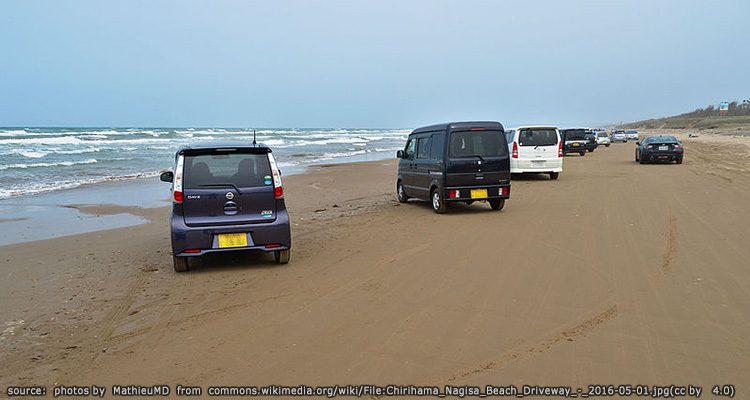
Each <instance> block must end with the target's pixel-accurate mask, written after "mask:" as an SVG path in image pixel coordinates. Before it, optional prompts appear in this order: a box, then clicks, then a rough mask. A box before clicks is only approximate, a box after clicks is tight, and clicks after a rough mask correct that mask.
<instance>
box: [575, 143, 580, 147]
mask: <svg viewBox="0 0 750 400" xmlns="http://www.w3.org/2000/svg"><path fill="white" fill-rule="evenodd" d="M580 145H581V144H580V143H573V147H578V146H580Z"/></svg>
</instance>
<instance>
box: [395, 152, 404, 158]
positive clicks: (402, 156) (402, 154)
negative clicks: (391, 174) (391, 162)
mask: <svg viewBox="0 0 750 400" xmlns="http://www.w3.org/2000/svg"><path fill="white" fill-rule="evenodd" d="M396 158H404V151H403V150H399V151H397V152H396Z"/></svg>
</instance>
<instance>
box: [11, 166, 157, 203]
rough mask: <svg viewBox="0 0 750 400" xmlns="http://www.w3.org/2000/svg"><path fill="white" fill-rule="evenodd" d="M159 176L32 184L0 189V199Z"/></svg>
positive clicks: (152, 174) (132, 176)
mask: <svg viewBox="0 0 750 400" xmlns="http://www.w3.org/2000/svg"><path fill="white" fill-rule="evenodd" d="M156 176H159V172H158V171H149V172H143V173H137V174H126V175H113V176H103V177H99V178H89V179H79V180H68V181H60V182H49V183H38V184H32V185H28V186H25V187H22V188H20V187H11V188H7V189H0V199H7V198H9V197H16V196H25V195H31V194H39V193H44V192H51V191H55V190H62V189H73V188H77V187H79V186H83V185H92V184H97V183H104V182H113V181H123V180H130V179H140V178H153V177H156Z"/></svg>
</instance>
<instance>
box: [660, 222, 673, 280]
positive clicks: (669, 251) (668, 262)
mask: <svg viewBox="0 0 750 400" xmlns="http://www.w3.org/2000/svg"><path fill="white" fill-rule="evenodd" d="M676 253H677V217H675V216H674V214H673V213H672V211H671V210H670V211H669V222H668V223H667V242H666V245H665V248H664V255H663V256H662V259H661V270H662V272H665V273H666V272H669V271H670V270H672V261H674V256H675V254H676Z"/></svg>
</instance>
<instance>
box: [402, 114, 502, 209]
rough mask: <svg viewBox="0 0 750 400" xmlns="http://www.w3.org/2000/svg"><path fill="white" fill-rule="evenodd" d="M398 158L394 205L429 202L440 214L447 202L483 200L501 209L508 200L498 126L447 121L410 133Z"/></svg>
mask: <svg viewBox="0 0 750 400" xmlns="http://www.w3.org/2000/svg"><path fill="white" fill-rule="evenodd" d="M396 157H398V158H399V162H398V176H397V178H396V194H397V196H398V201H399V202H401V203H406V201H407V200H409V198H411V197H414V198H418V199H425V200H429V201H430V203H431V205H432V210H433V211H435V212H436V213H438V214H440V213H444V212H445V211H446V210H447V207H448V204H449V203H453V202H465V203H472V202H474V201H487V202H488V203H489V204H490V207H491V208H492V209H493V210H502V209H503V207H505V200H507V199H508V198H509V197H510V160H509V159H510V157H509V154H508V143H507V141H506V139H505V132H504V131H503V126H502V125H501V124H500V123H499V122H452V123H449V124H440V125H432V126H426V127H423V128H419V129H415V130H414V131H412V133H410V134H409V138H408V139H407V141H406V146H405V147H404V150H399V151H398V152H397V153H396Z"/></svg>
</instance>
